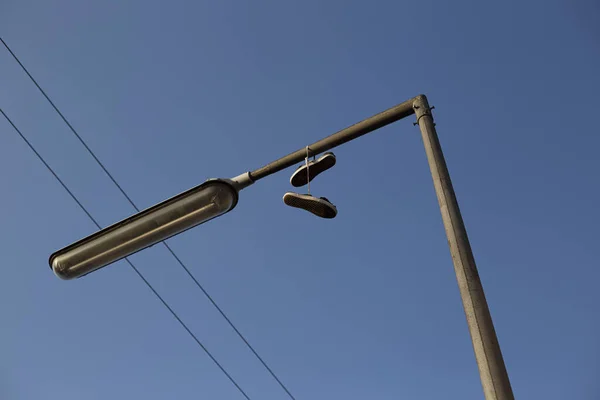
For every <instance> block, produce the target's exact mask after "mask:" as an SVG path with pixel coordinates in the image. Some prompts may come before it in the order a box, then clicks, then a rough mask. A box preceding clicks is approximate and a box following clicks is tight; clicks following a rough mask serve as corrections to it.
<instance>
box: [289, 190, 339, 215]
mask: <svg viewBox="0 0 600 400" xmlns="http://www.w3.org/2000/svg"><path fill="white" fill-rule="evenodd" d="M283 202H284V203H285V204H287V205H288V206H290V207H296V208H301V209H303V210H306V211H309V212H311V213H313V214H315V215H316V216H319V217H321V218H328V219H330V218H335V216H336V215H337V208H335V206H334V205H333V204H331V202H330V201H329V200H327V199H326V198H325V197H320V198H319V197H315V196H312V195H310V194H298V193H292V192H287V193H286V194H284V195H283Z"/></svg>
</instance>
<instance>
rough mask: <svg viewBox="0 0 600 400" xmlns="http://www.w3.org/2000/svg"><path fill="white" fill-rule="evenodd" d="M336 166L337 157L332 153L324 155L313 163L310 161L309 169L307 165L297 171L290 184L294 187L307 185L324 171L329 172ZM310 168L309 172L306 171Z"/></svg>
mask: <svg viewBox="0 0 600 400" xmlns="http://www.w3.org/2000/svg"><path fill="white" fill-rule="evenodd" d="M334 165H335V155H334V154H333V153H331V152H327V153H325V154H323V155H322V156H321V157H319V158H317V159H316V160H313V161H308V167H307V165H306V163H304V164H302V165H301V166H299V167H298V169H296V171H295V172H294V173H293V174H292V177H291V178H290V183H291V184H292V186H294V187H300V186H304V185H306V184H307V183H308V182H310V181H312V180H313V179H314V178H315V177H316V176H317V175H319V174H320V173H321V172H323V171H327V170H328V169H329V168H331V167H333V166H334ZM306 168H308V172H307V171H306Z"/></svg>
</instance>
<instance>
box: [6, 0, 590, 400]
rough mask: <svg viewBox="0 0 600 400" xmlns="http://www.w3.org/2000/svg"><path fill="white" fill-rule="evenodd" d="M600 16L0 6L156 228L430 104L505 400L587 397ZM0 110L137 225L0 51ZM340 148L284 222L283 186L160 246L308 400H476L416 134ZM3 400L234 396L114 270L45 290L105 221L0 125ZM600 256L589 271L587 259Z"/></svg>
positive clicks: (202, 314)
mask: <svg viewBox="0 0 600 400" xmlns="http://www.w3.org/2000/svg"><path fill="white" fill-rule="evenodd" d="M599 17H600V7H599V6H598V5H597V4H594V2H593V1H591V0H590V1H573V2H570V1H566V0H565V1H525V2H523V1H519V2H517V1H503V2H494V3H491V2H480V1H456V2H446V1H431V2H430V1H420V2H414V1H413V2H408V1H375V2H358V1H303V2H282V1H262V2H228V1H221V2H216V1H215V2H208V1H202V2H198V1H170V2H158V1H148V0H147V1H142V0H132V1H128V2H123V1H116V0H114V1H113V0H111V1H94V2H80V1H74V0H70V1H68V0H58V1H55V2H45V1H39V0H19V1H15V0H5V1H3V2H2V3H1V5H0V26H1V27H2V28H1V31H0V34H1V36H2V37H3V39H5V40H6V41H7V42H8V44H9V45H10V46H12V48H13V50H14V51H15V52H16V53H17V55H18V56H20V58H21V60H22V61H23V62H24V63H25V65H26V66H28V68H29V69H30V71H31V73H32V74H33V75H34V76H35V77H36V78H37V79H38V80H39V82H40V83H41V85H42V87H44V88H45V89H46V90H47V92H48V93H49V94H50V95H51V96H52V97H53V99H54V100H55V102H56V103H57V105H58V106H59V108H61V110H62V111H63V112H64V113H65V115H66V116H67V118H68V119H69V120H70V122H71V123H72V124H73V126H74V127H75V128H76V129H77V130H78V131H79V132H80V134H81V135H82V136H83V138H84V139H85V140H86V141H87V142H88V144H89V145H90V147H91V148H92V149H93V150H94V151H95V152H96V154H97V155H98V157H99V158H100V159H101V160H102V161H103V162H104V163H105V165H106V167H107V168H108V169H109V170H110V171H111V172H112V173H113V174H114V176H115V177H116V179H117V180H118V182H119V183H120V184H121V185H122V186H123V187H124V188H125V190H126V191H127V193H128V194H129V195H130V196H131V197H132V198H133V200H134V201H135V202H136V203H137V204H138V205H139V206H140V207H147V206H150V205H152V204H154V203H156V202H159V201H161V200H163V199H165V198H168V197H170V196H172V195H174V194H176V193H179V192H181V191H183V190H185V189H187V188H189V187H191V186H194V185H196V184H198V183H200V182H202V181H204V180H205V179H207V178H210V177H231V176H235V175H237V174H239V173H242V172H244V171H247V170H252V169H255V168H258V167H260V166H262V165H264V164H265V163H267V162H270V161H272V160H274V159H276V158H278V157H280V156H282V155H285V154H287V153H289V152H291V151H294V150H296V149H298V148H301V147H303V146H305V145H307V144H309V143H311V142H313V141H315V140H317V139H319V138H321V137H324V136H326V135H329V134H330V133H333V132H334V131H337V130H339V129H341V128H343V127H346V126H348V125H350V124H353V123H355V122H357V121H359V120H361V119H363V118H365V117H368V116H370V115H372V114H375V113H377V112H379V111H381V110H383V109H386V108H388V107H391V106H393V105H395V104H397V103H399V102H402V101H404V100H406V99H408V98H411V97H413V96H415V95H417V94H419V93H425V94H427V95H428V97H429V99H430V102H431V103H432V104H433V105H435V106H436V110H435V117H436V122H437V127H438V131H439V135H440V140H441V143H442V146H443V148H444V151H445V153H446V159H447V162H448V165H449V169H450V173H451V175H452V177H453V180H454V185H455V190H456V192H457V195H458V200H459V202H460V205H461V209H462V211H463V216H464V219H465V223H466V225H467V229H468V232H469V235H470V238H471V244H472V247H473V249H474V253H475V258H476V260H477V263H478V266H479V269H480V275H481V278H482V281H483V285H484V287H485V290H486V293H487V297H488V302H489V304H490V308H491V311H492V315H493V318H494V322H495V325H496V331H497V333H498V337H499V340H500V343H501V347H502V350H503V353H504V357H505V361H506V364H507V367H508V371H509V375H510V378H511V382H512V384H513V389H514V392H515V395H516V396H517V397H518V398H524V399H534V398H540V399H542V398H543V399H565V398H572V399H593V398H597V396H598V395H599V394H600V387H599V385H598V382H597V376H598V374H599V372H600V361H599V360H600V344H599V341H598V337H600V320H599V317H598V315H599V314H598V304H600V291H598V288H597V282H598V279H599V278H600V273H599V272H598V266H599V263H598V257H597V254H598V250H597V241H598V229H597V227H598V223H599V222H600V212H599V211H598V202H599V200H600V189H599V188H598V181H599V180H598V174H599V172H600V159H599V157H598V147H599V146H600V137H599V135H598V127H597V121H596V119H597V118H596V117H597V113H598V109H599V107H598V106H600V101H599V100H598V93H599V91H600V78H598V71H600V55H599V53H598V40H599V39H600V29H599V28H598V26H600V25H599V24H598V20H599ZM0 82H1V89H2V90H0V107H1V108H2V109H3V110H4V111H5V112H6V113H7V114H8V115H9V116H10V117H11V118H12V119H13V121H14V122H15V124H16V125H17V126H18V127H19V128H20V129H21V130H22V131H23V133H24V134H25V135H27V136H28V137H29V139H30V140H31V142H32V143H33V144H34V145H35V146H36V147H37V148H38V150H39V151H40V152H41V153H42V154H43V156H44V157H45V158H46V160H47V161H48V162H49V164H50V165H51V166H52V167H53V168H55V170H56V171H57V173H58V174H59V175H60V176H61V177H62V178H63V179H64V180H65V182H66V183H67V184H68V185H69V186H70V187H71V188H72V190H73V191H74V192H75V194H76V195H77V196H78V197H79V198H80V200H81V201H82V202H83V203H84V204H85V206H86V207H88V209H89V210H90V212H91V213H92V214H93V215H94V216H95V217H96V218H97V219H98V220H99V222H100V223H101V224H102V225H109V224H111V223H113V222H115V221H117V220H120V219H122V218H124V217H126V216H128V215H130V214H131V213H132V212H133V209H132V208H131V206H130V205H129V204H128V203H127V201H126V200H125V199H124V198H123V197H122V195H121V194H120V193H119V192H118V190H117V189H116V188H115V187H114V186H113V185H112V183H111V182H110V181H109V179H108V178H107V177H106V176H105V175H104V174H103V173H102V171H101V169H100V168H99V167H98V166H97V165H96V164H95V163H94V161H93V160H92V159H91V157H90V156H89V155H88V154H86V152H85V151H84V149H83V147H82V146H81V145H80V144H79V143H78V141H77V140H76V139H75V137H74V136H73V135H72V133H71V132H70V131H69V130H68V128H67V127H66V126H65V125H64V123H63V122H62V121H61V120H60V119H59V117H58V116H57V115H56V113H55V112H54V111H53V110H52V109H51V107H50V106H49V105H48V104H47V103H46V102H45V100H44V99H43V97H42V96H41V95H40V94H39V92H37V89H36V88H35V87H34V86H33V84H32V83H31V82H30V81H29V80H28V78H27V77H26V76H25V75H24V74H23V72H22V71H21V70H20V69H19V67H18V65H17V64H16V63H15V62H14V60H13V59H12V58H11V57H10V55H9V54H8V53H7V52H6V51H5V50H3V49H0ZM411 122H412V120H411V121H401V122H398V123H396V124H394V125H391V126H389V127H386V128H384V129H382V130H381V131H379V132H377V133H374V134H372V135H369V136H367V137H363V138H361V139H358V140H356V141H354V142H352V143H349V144H346V145H344V146H342V147H340V148H338V149H337V150H335V153H336V155H337V157H338V163H337V165H336V167H335V168H333V169H332V170H330V171H329V172H327V173H326V174H323V175H321V176H319V178H318V179H316V180H315V181H314V183H313V184H312V185H311V188H312V190H313V193H314V194H315V195H318V196H325V197H327V198H329V199H330V200H331V201H332V202H333V203H334V204H336V206H337V207H338V211H339V214H338V217H337V218H336V219H334V220H320V219H318V218H316V217H314V216H312V215H311V214H308V213H305V212H302V211H300V210H296V209H291V208H287V207H286V206H285V205H284V204H283V202H282V200H281V197H282V195H283V194H284V193H285V192H286V191H288V190H290V189H291V187H290V186H289V183H288V178H289V174H291V172H292V170H293V169H290V170H288V171H286V172H281V173H279V174H277V175H275V176H273V177H270V178H268V179H265V180H264V181H261V182H260V183H258V184H256V185H255V186H253V187H251V188H249V189H248V190H245V191H244V192H242V193H241V197H240V203H239V205H238V206H237V208H236V209H235V210H234V211H233V212H231V213H229V214H227V215H226V216H224V217H222V218H219V219H217V220H214V221H211V222H210V223H209V224H207V225H203V226H201V227H198V228H196V229H193V230H190V231H188V232H186V233H184V234H182V235H180V236H177V237H176V238H173V239H171V240H170V241H169V242H170V243H171V245H172V247H173V248H174V249H175V251H176V252H177V253H178V255H179V256H180V257H181V258H182V259H183V261H184V262H185V263H187V265H188V266H189V268H190V269H191V270H192V271H193V273H194V274H195V275H196V277H197V278H198V279H199V280H200V281H201V282H202V284H203V285H204V286H205V288H206V289H207V290H208V292H209V293H211V294H212V295H213V297H214V298H215V300H216V301H217V302H218V303H219V304H220V305H221V307H222V308H223V309H224V310H225V312H226V313H227V314H228V315H229V316H230V318H231V319H232V320H233V321H234V323H235V324H236V326H237V327H238V328H239V329H240V330H241V331H242V332H243V333H244V334H245V335H246V337H247V338H248V340H249V341H250V342H251V343H252V344H253V345H254V347H255V348H256V349H257V351H258V352H259V353H260V354H261V355H262V356H263V357H264V358H265V360H266V361H267V362H268V363H269V365H270V366H271V367H272V368H273V369H274V370H275V372H276V373H277V374H278V375H279V377H280V378H281V379H282V380H283V382H284V383H286V385H287V386H288V387H289V388H290V390H291V392H292V393H293V394H294V395H295V397H296V398H297V399H298V400H301V399H311V400H315V399H331V398H343V399H364V398H373V399H439V398H448V399H476V398H483V394H482V390H481V385H480V383H479V376H478V372H477V367H476V363H475V358H474V355H473V351H472V347H471V343H470V339H469V335H468V330H467V325H466V321H465V316H464V312H463V309H462V305H461V302H460V297H459V293H458V288H457V285H456V280H455V277H454V272H453V268H452V261H451V258H450V255H449V250H448V247H447V242H446V238H445V234H444V229H443V225H442V221H441V218H440V214H439V209H438V205H437V200H436V197H435V193H434V189H433V185H432V181H431V176H430V173H429V170H428V166H427V162H426V158H425V153H424V150H423V146H422V142H421V138H420V136H419V133H418V129H417V128H415V127H413V126H412V123H411ZM0 168H1V170H2V171H3V173H2V174H0V185H1V186H2V192H3V196H1V198H0V207H1V208H2V210H3V212H2V229H1V230H0V235H1V240H0V251H1V253H2V255H3V263H2V270H3V277H2V279H1V280H0V318H1V323H0V397H1V398H3V399H40V398H44V399H61V400H70V399H82V398H83V399H107V398H112V399H130V398H143V399H167V398H169V399H173V398H176V399H188V398H190V399H191V398H194V399H196V398H205V399H238V398H242V396H241V395H240V394H239V393H238V392H237V391H236V389H235V388H234V387H233V386H232V385H231V383H230V382H229V381H227V379H226V378H225V377H224V376H223V374H222V373H221V372H220V371H219V370H218V369H217V368H216V367H215V366H214V364H213V363H212V362H211V361H210V359H209V358H208V357H207V356H206V355H205V354H204V353H203V352H202V351H201V350H200V349H199V348H198V347H197V346H196V345H195V343H194V342H193V341H192V340H191V338H190V337H189V336H188V335H187V334H186V333H185V332H184V331H183V330H182V329H181V327H180V326H179V325H178V324H177V322H176V321H175V320H174V319H173V318H172V317H171V315H170V314H168V312H167V311H166V310H165V309H164V308H163V307H162V305H161V304H160V303H159V302H158V300H157V299H156V298H155V297H154V296H153V295H152V293H151V292H150V291H149V290H148V289H147V288H146V287H145V286H144V285H143V283H142V282H141V281H140V280H139V279H138V277H137V276H136V275H135V274H134V273H133V271H132V270H131V269H130V268H129V267H128V266H127V265H126V264H125V263H124V262H119V263H117V264H115V265H113V266H111V267H109V268H105V269H103V270H101V271H99V272H97V273H94V274H92V275H89V276H87V277H85V278H83V279H80V280H77V281H69V282H64V281H60V280H59V279H58V278H56V277H55V276H54V275H53V274H52V273H51V271H50V269H49V268H48V266H47V259H48V256H49V254H50V253H52V252H53V251H55V250H57V249H59V248H61V247H63V246H65V245H67V244H69V243H71V242H73V241H75V240H77V239H79V238H81V237H83V236H86V235H88V234H90V233H92V232H93V231H94V230H95V228H94V225H93V224H92V223H91V222H90V221H89V220H88V219H87V217H86V216H85V215H84V213H83V212H82V211H81V210H80V209H78V207H77V206H76V205H75V204H74V202H73V201H72V200H71V199H70V198H69V196H68V195H67V194H66V193H65V192H64V190H63V189H62V188H61V187H60V186H59V184H58V183H57V182H56V181H55V180H54V178H53V177H52V176H51V175H50V174H49V173H48V171H47V170H46V169H45V168H44V167H43V165H42V164H41V163H40V162H39V161H38V160H37V159H36V158H35V156H34V154H33V153H31V151H30V150H29V149H28V148H27V147H26V146H25V144H24V143H23V142H22V140H21V139H20V138H19V137H18V136H17V135H16V133H15V132H14V131H13V130H12V128H11V127H10V126H9V125H8V123H6V121H4V120H3V121H0ZM594 248H596V250H594ZM132 261H133V262H134V263H135V264H136V265H137V266H138V267H139V268H140V269H141V270H142V272H143V273H144V274H145V275H146V276H147V278H148V279H149V281H150V282H151V283H152V284H153V285H154V286H155V287H156V289H157V290H158V291H159V292H160V293H161V294H162V295H164V297H165V298H166V300H167V301H169V302H170V303H171V304H172V306H173V307H174V308H175V309H176V310H177V312H178V313H179V314H180V315H181V316H182V318H184V319H185V321H186V322H187V323H188V324H189V326H190V328H191V329H192V330H193V331H194V332H195V333H196V334H197V335H198V337H199V338H200V339H201V340H202V341H203V342H204V343H205V345H206V346H207V347H208V348H209V349H210V350H211V351H212V352H213V354H214V355H215V357H216V358H217V359H219V361H220V362H222V364H223V365H224V366H225V367H226V368H227V369H228V370H229V371H230V373H231V374H232V375H233V377H234V378H235V379H236V380H237V381H238V382H239V384H240V385H241V386H242V388H244V390H245V391H246V392H247V393H248V395H249V396H250V397H251V398H252V399H264V400H269V399H284V398H285V393H284V392H283V391H282V390H281V388H279V387H278V386H277V384H276V383H275V382H274V381H273V379H272V378H271V377H270V376H269V374H268V373H267V372H266V371H265V370H264V369H263V368H262V366H261V365H260V364H259V363H258V361H257V360H256V359H254V358H253V356H252V354H251V353H250V352H249V350H248V349H247V348H246V347H244V345H243V343H241V342H240V340H239V338H238V337H237V336H236V335H235V333H234V332H232V330H231V328H230V327H229V326H228V325H227V324H226V322H225V321H224V320H223V319H222V318H221V317H220V316H219V315H218V313H217V312H216V311H215V309H214V308H212V306H211V305H210V303H209V302H208V301H207V300H206V298H205V297H204V296H203V295H202V293H200V292H199V291H198V290H197V288H195V287H194V285H193V283H192V282H191V281H190V280H189V279H188V278H187V276H186V275H185V273H184V272H183V271H182V270H181V268H180V267H179V266H178V265H177V264H176V262H175V261H174V260H173V259H172V258H171V257H170V256H169V254H168V253H167V252H166V251H165V250H164V248H162V247H161V246H155V247H153V248H151V249H148V250H146V251H144V252H141V253H138V254H136V255H135V256H133V257H132Z"/></svg>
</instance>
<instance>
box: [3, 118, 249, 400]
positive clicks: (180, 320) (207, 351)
mask: <svg viewBox="0 0 600 400" xmlns="http://www.w3.org/2000/svg"><path fill="white" fill-rule="evenodd" d="M0 113H2V115H3V116H4V118H6V120H7V121H8V122H9V123H10V124H11V125H12V127H13V128H14V129H15V131H16V132H17V133H18V134H19V136H20V137H21V139H23V141H24V142H25V143H26V144H27V146H28V147H29V148H30V149H31V151H33V152H34V153H35V155H36V156H37V157H38V158H39V160H40V161H41V162H42V163H43V164H44V166H45V167H46V168H47V169H48V171H50V173H51V174H52V175H53V176H54V177H55V178H56V180H57V181H58V182H59V183H60V184H61V186H62V187H63V188H64V189H65V190H66V191H67V193H68V194H69V195H70V196H71V197H72V198H73V200H75V203H77V205H78V206H79V207H80V208H81V209H82V210H83V212H84V213H85V214H86V215H87V216H88V217H89V219H90V220H92V222H93V223H94V225H96V227H97V228H98V229H102V227H101V226H100V224H99V223H98V221H96V219H95V218H94V217H92V214H90V212H89V211H88V210H87V209H86V208H85V206H84V205H83V204H82V203H81V202H80V201H79V199H78V198H77V197H76V196H75V195H74V194H73V192H72V191H71V190H70V189H69V187H68V186H67V185H66V184H65V183H64V182H63V180H62V179H60V177H59V176H58V175H57V174H56V172H54V170H53V169H52V167H50V165H49V164H48V163H47V162H46V160H44V158H43V157H42V155H41V154H40V153H39V152H38V151H37V150H36V149H35V147H33V145H32V144H31V142H29V140H27V138H26V137H25V135H23V133H22V132H21V131H20V130H19V128H17V126H16V125H15V124H14V123H13V121H12V120H11V119H10V118H9V117H8V115H6V113H5V112H4V110H2V108H0ZM125 261H126V262H127V263H128V264H129V266H130V267H131V268H133V270H134V271H135V273H136V274H137V275H138V276H139V277H140V279H141V280H142V281H144V283H145V284H146V286H148V288H149V289H150V290H151V291H152V293H154V295H155V296H156V297H157V298H158V299H159V300H160V301H161V303H162V304H163V305H164V306H165V307H166V308H167V310H169V312H170V313H171V314H172V315H173V317H175V319H176V320H177V321H178V322H179V323H180V324H181V326H182V327H183V329H185V330H186V331H187V333H189V335H190V336H191V337H192V338H193V339H194V340H195V341H196V343H197V344H198V346H200V347H201V348H202V350H204V352H205V353H206V354H207V355H208V356H209V357H210V359H211V360H212V361H213V362H214V363H215V364H216V365H217V367H219V369H220V370H221V371H222V372H223V373H224V374H225V376H227V378H229V380H230V381H231V383H233V384H234V385H235V387H236V388H237V389H238V390H239V391H240V393H241V394H243V395H244V397H245V398H246V399H248V400H250V397H248V395H247V394H246V392H244V390H243V389H242V388H241V387H240V385H238V383H237V382H236V381H235V380H234V379H233V377H232V376H231V375H230V374H229V372H227V370H226V369H225V368H224V367H223V366H222V365H221V364H220V363H219V361H217V359H216V358H215V357H214V356H213V355H212V354H211V352H210V351H209V350H208V349H207V348H206V346H204V344H202V342H201V341H200V339H198V337H197V336H196V335H195V334H194V333H193V332H192V331H191V330H190V328H188V326H187V325H186V324H185V322H183V320H182V319H181V318H180V317H179V315H177V313H176V312H175V311H174V310H173V309H172V308H171V306H169V304H168V303H167V302H166V301H165V299H164V298H163V297H162V296H161V295H160V294H159V293H158V292H157V291H156V289H154V287H153V286H152V284H150V282H148V280H147V279H146V278H145V277H144V275H143V274H142V273H141V272H140V271H139V270H138V269H137V268H136V266H135V265H133V263H132V262H131V261H130V260H129V258H125Z"/></svg>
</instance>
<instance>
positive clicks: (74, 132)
mask: <svg viewBox="0 0 600 400" xmlns="http://www.w3.org/2000/svg"><path fill="white" fill-rule="evenodd" d="M0 41H1V42H2V44H3V45H4V47H6V50H8V52H9V53H10V54H11V55H12V57H13V58H14V59H15V61H16V62H17V63H18V64H19V65H20V66H21V69H23V71H24V72H25V73H26V74H27V76H28V77H29V79H31V81H32V82H33V83H34V84H35V86H36V87H37V88H38V90H39V91H40V92H41V93H42V95H44V97H45V98H46V100H48V103H50V105H51V106H52V108H54V110H55V111H56V112H57V113H58V115H59V116H60V117H61V118H62V120H63V121H64V122H65V124H67V126H68V127H69V129H70V130H71V132H73V134H74V135H75V136H76V137H77V139H79V141H80V142H81V144H82V145H83V147H85V149H86V150H87V151H88V153H89V154H90V155H91V156H92V157H93V158H94V160H95V161H96V163H97V164H98V165H99V166H100V168H102V170H103V171H104V173H105V174H106V175H107V176H108V177H109V178H110V180H111V181H112V182H113V183H114V184H115V186H116V187H117V188H118V189H119V191H120V192H121V193H122V194H123V196H125V198H126V199H127V201H129V204H131V205H132V206H133V208H134V209H135V210H136V211H137V212H139V211H140V209H139V208H138V207H137V205H136V204H135V203H134V202H133V200H132V199H131V197H129V196H128V195H127V193H126V192H125V190H124V189H123V187H122V186H121V185H119V183H118V182H117V181H116V179H115V178H114V177H113V175H112V174H111V173H110V172H108V170H107V169H106V167H105V166H104V164H103V163H102V162H101V161H100V159H98V157H97V156H96V154H95V153H94V152H93V151H92V149H91V148H90V147H89V146H88V145H87V143H86V142H85V141H84V140H83V138H82V137H81V136H80V135H79V133H77V131H76V130H75V128H73V126H72V125H71V124H70V123H69V121H68V120H67V118H66V117H65V116H64V115H63V113H62V112H61V111H60V110H59V109H58V107H57V106H56V105H55V104H54V102H53V101H52V100H51V99H50V97H49V96H48V95H47V94H46V92H45V91H44V89H42V88H41V86H40V85H39V84H38V83H37V81H36V80H35V78H34V77H33V76H32V75H31V74H30V73H29V71H28V70H27V68H25V66H24V65H23V63H21V61H20V60H19V58H18V57H17V56H16V54H15V53H14V52H13V51H12V50H11V48H10V47H9V46H8V44H6V42H5V41H4V39H2V38H1V37H0ZM15 129H16V128H15ZM57 178H58V177H57ZM90 217H91V216H90ZM162 243H163V244H164V245H165V247H166V248H167V251H168V252H169V253H171V255H172V256H173V257H174V258H175V260H176V261H177V263H178V264H179V265H180V266H181V267H182V268H183V269H184V270H185V272H186V273H187V274H188V276H189V277H190V278H191V279H192V280H193V281H194V283H195V284H196V286H197V287H198V288H199V289H200V290H201V291H202V293H204V295H205V296H206V298H207V299H208V300H209V301H210V302H211V303H212V305H213V306H214V307H215V308H216V309H217V311H218V312H219V313H220V314H221V316H222V317H223V318H224V319H225V321H227V323H228V324H229V326H231V328H232V329H233V330H234V331H235V333H236V334H237V335H238V336H239V337H240V339H242V341H243V342H244V343H245V344H246V346H247V347H248V348H249V349H250V351H252V353H253V354H254V355H255V356H256V358H257V359H258V360H259V361H260V362H261V364H262V365H263V366H264V367H265V369H266V370H267V371H268V372H269V373H270V374H271V376H272V377H273V378H274V379H275V380H276V381H277V383H278V384H279V386H281V388H282V389H283V390H284V391H285V392H286V393H287V394H288V396H289V397H290V398H291V399H292V400H296V399H295V397H294V396H293V395H292V393H291V392H290V391H289V390H288V388H287V387H286V386H285V385H284V384H283V382H282V381H281V380H280V379H279V377H278V376H277V375H276V374H275V372H273V370H272V369H271V368H270V367H269V366H268V365H267V363H266V362H265V361H264V360H263V358H262V357H261V356H260V355H259V354H258V353H257V352H256V350H254V347H253V346H252V345H251V344H250V342H248V340H247V339H246V338H245V337H244V335H242V333H241V332H240V331H239V330H238V329H237V327H236V326H235V325H234V324H233V322H231V320H230V319H229V317H228V316H227V315H226V314H225V312H224V311H223V310H222V309H221V307H219V306H218V305H217V303H216V302H215V300H214V299H213V298H212V296H211V295H210V294H209V293H208V292H207V291H206V289H204V287H203V286H202V285H201V284H200V282H198V280H197V279H196V277H195V276H194V275H193V274H192V273H191V271H190V270H189V269H188V268H187V267H186V265H185V264H184V263H183V261H181V259H180V258H179V257H178V256H177V255H176V254H175V251H173V249H171V247H170V246H169V245H168V244H167V242H166V241H163V242H162ZM142 279H143V278H142Z"/></svg>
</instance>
